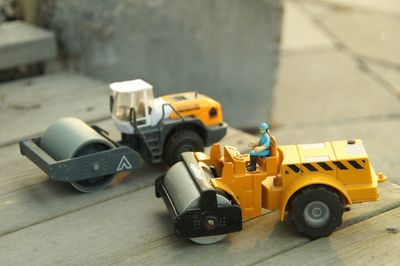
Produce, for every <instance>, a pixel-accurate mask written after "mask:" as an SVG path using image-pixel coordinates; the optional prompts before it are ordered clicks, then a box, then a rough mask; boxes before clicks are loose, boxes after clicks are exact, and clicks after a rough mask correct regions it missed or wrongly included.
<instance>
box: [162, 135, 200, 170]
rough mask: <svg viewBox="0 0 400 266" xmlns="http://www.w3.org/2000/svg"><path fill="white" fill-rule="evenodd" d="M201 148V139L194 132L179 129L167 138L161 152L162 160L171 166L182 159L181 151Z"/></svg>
mask: <svg viewBox="0 0 400 266" xmlns="http://www.w3.org/2000/svg"><path fill="white" fill-rule="evenodd" d="M203 150H204V143H203V140H202V139H201V137H200V136H199V135H198V134H197V133H196V132H194V131H193V130H190V129H180V130H178V131H176V132H174V133H173V134H172V135H171V136H170V137H169V139H168V140H167V142H166V144H165V147H164V152H163V161H164V163H166V164H167V165H169V166H171V165H173V164H175V163H176V162H178V161H180V160H181V159H182V155H181V153H182V152H187V151H203Z"/></svg>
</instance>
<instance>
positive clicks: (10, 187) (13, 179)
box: [0, 75, 400, 265]
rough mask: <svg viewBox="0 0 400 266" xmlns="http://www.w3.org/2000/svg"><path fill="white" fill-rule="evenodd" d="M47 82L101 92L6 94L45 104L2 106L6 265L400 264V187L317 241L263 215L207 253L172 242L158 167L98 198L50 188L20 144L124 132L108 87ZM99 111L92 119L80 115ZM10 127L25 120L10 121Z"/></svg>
mask: <svg viewBox="0 0 400 266" xmlns="http://www.w3.org/2000/svg"><path fill="white" fill-rule="evenodd" d="M46 78H53V81H52V82H53V83H56V84H58V83H59V82H57V80H58V79H59V80H60V82H61V81H65V80H69V79H70V80H69V84H76V86H77V87H79V86H80V85H79V84H87V83H90V84H98V85H99V87H101V88H98V90H97V91H96V92H98V94H96V95H91V92H94V89H93V90H92V91H91V90H90V88H93V87H91V86H88V88H89V90H79V89H75V90H74V89H73V88H72V89H71V90H68V89H66V88H67V87H68V86H67V84H64V85H62V84H61V83H60V84H59V86H50V87H41V86H39V85H38V86H37V87H35V86H30V87H29V88H24V89H21V88H20V87H19V86H17V84H15V85H12V86H11V85H10V84H6V85H5V86H8V88H10V86H11V87H13V88H15V89H8V90H6V89H4V85H3V86H0V92H1V95H3V97H5V98H6V99H11V98H12V97H16V96H17V95H21V96H22V97H23V98H24V99H37V97H39V96H38V95H40V100H38V102H39V103H40V105H41V106H42V107H41V110H40V111H39V110H37V112H36V113H33V112H32V111H31V110H29V109H21V110H18V113H16V112H15V110H14V111H12V110H8V108H10V107H9V105H6V106H3V109H2V113H1V115H0V122H1V125H2V127H1V128H2V129H1V142H2V143H3V145H2V146H0V169H1V170H0V221H1V222H0V265H58V264H69V265H114V264H121V265H141V264H157V265H165V264H171V265H193V264H195V265H219V264H227V265H253V264H258V263H260V264H272V263H274V264H279V265H288V264H296V265H302V264H314V265H324V264H338V265H343V264H370V263H374V264H375V263H378V264H396V263H397V264H398V260H399V254H400V253H399V251H400V233H397V232H398V230H399V229H400V209H399V208H398V207H399V206H400V188H399V187H398V186H396V185H394V184H391V183H384V184H382V185H380V193H381V198H380V200H379V201H378V202H373V203H364V204H359V205H354V206H353V208H352V210H351V211H350V212H347V213H345V214H344V223H343V225H342V227H341V228H340V229H339V230H338V231H337V232H335V233H334V234H333V235H331V236H330V237H328V238H323V239H319V240H314V241H311V240H310V239H308V238H306V237H304V236H301V235H299V234H298V233H297V231H296V229H295V228H294V226H293V225H292V224H291V223H290V222H289V221H285V222H283V223H282V222H280V221H279V213H278V212H266V213H265V214H264V215H263V216H262V217H259V218H256V219H252V220H250V221H247V222H245V223H244V228H243V231H241V232H237V233H233V234H230V235H229V236H228V237H227V238H226V239H225V240H224V241H222V242H220V243H217V244H215V245H209V246H202V245H195V244H193V243H191V242H189V241H186V240H178V239H176V238H175V237H174V235H173V234H172V223H171V220H170V217H169V216H168V213H167V210H166V208H165V206H164V203H163V202H162V200H161V199H157V198H156V197H155V196H154V188H153V182H154V180H155V178H156V177H158V176H159V175H160V174H161V173H162V172H163V171H165V169H164V168H163V166H161V165H156V166H154V165H145V166H144V167H143V168H142V169H141V170H140V171H138V172H135V173H133V174H132V175H131V176H129V177H127V178H125V180H123V181H122V182H121V183H120V184H118V185H117V186H115V187H112V188H110V189H107V190H104V191H100V192H97V193H93V194H82V193H78V192H76V191H75V190H74V189H73V188H72V187H71V186H69V185H67V184H62V183H56V182H51V181H49V180H48V179H47V177H46V175H45V174H44V173H43V172H42V171H41V170H39V169H38V168H36V166H34V165H33V164H32V163H31V162H30V161H29V160H27V159H26V158H24V157H22V156H21V155H20V154H19V150H18V145H17V143H16V142H17V139H19V138H23V137H27V136H31V135H35V134H38V133H40V131H41V130H44V129H45V128H46V127H47V126H48V124H49V123H51V121H53V120H54V119H56V118H57V116H60V115H68V116H78V117H81V118H83V119H86V120H90V121H94V120H96V121H98V124H99V125H100V126H102V127H105V128H106V129H108V130H110V131H111V133H112V136H113V137H114V138H117V136H118V133H117V132H116V130H115V129H114V128H113V124H112V121H111V120H110V119H108V118H106V117H108V106H107V101H108V99H107V92H106V91H105V90H104V89H102V88H103V87H106V86H105V84H102V83H96V82H94V81H90V80H87V79H86V78H81V77H78V78H76V77H74V76H71V77H68V76H66V75H59V76H58V77H46ZM75 78H76V79H75ZM79 80H80V81H79ZM20 82H22V83H19V84H23V82H28V81H20ZM92 82H93V83H92ZM28 83H29V82H28ZM18 90H22V91H23V93H18ZM71 91H72V92H73V94H71ZM102 97H104V98H105V99H104V100H103V99H102ZM61 99H65V100H66V102H63V101H62V100H61ZM26 101H28V100H26ZM57 102H58V103H59V104H51V103H57ZM94 104H96V106H95V107H94V109H92V110H95V111H94V112H93V113H90V112H89V113H87V112H85V111H82V110H88V109H87V108H88V107H90V106H93V105H94ZM99 104H104V105H105V106H104V105H103V106H101V105H99ZM69 107H70V108H69ZM61 108H62V110H60V109H61ZM14 119H16V120H18V119H19V120H18V121H16V122H11V120H14ZM12 123H14V124H12ZM3 125H13V126H14V127H12V128H10V129H9V130H8V129H7V127H4V126H3ZM251 138H252V136H250V135H248V134H246V133H243V132H240V131H238V130H235V129H232V128H230V129H229V131H228V135H227V137H226V138H225V139H224V140H223V143H226V144H230V145H235V146H238V147H239V148H240V149H242V150H244V149H246V146H245V144H246V143H247V141H248V140H249V139H251Z"/></svg>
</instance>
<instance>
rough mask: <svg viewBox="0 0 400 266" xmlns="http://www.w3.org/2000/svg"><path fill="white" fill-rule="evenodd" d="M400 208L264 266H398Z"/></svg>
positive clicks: (264, 262)
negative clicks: (328, 265)
mask: <svg viewBox="0 0 400 266" xmlns="http://www.w3.org/2000/svg"><path fill="white" fill-rule="evenodd" d="M399 230H400V208H396V209H394V210H392V211H389V212H385V213H383V214H381V215H378V216H375V217H373V218H371V219H368V220H365V221H363V222H360V223H357V224H355V225H352V226H349V227H347V228H344V229H343V230H340V231H339V232H337V233H336V234H334V235H333V236H332V237H330V238H323V239H318V240H316V241H313V242H310V243H308V244H306V245H303V246H300V247H298V248H295V249H292V250H289V251H287V252H283V253H281V254H279V255H277V256H275V257H272V258H270V259H268V260H265V261H262V262H261V263H260V264H263V265H276V264H279V265H293V264H296V265H326V264H331V265H336V264H337V265H343V264H347V265H399V263H400V260H399V259H400V255H399V254H400V231H399Z"/></svg>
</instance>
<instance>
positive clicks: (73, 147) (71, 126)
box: [40, 117, 115, 192]
mask: <svg viewBox="0 0 400 266" xmlns="http://www.w3.org/2000/svg"><path fill="white" fill-rule="evenodd" d="M40 147H41V148H42V149H43V150H44V151H45V152H46V153H48V154H49V155H50V156H51V157H52V158H54V159H55V160H56V161H61V160H65V159H70V158H76V157H80V156H83V155H88V154H93V153H97V152H101V151H106V150H110V149H113V148H115V145H114V144H113V143H112V142H111V141H109V140H107V139H106V138H104V137H103V136H101V135H100V134H99V133H98V132H96V131H95V130H94V129H93V128H91V127H90V126H89V125H87V124H86V123H85V122H83V121H81V120H79V119H77V118H71V117H68V118H63V119H60V120H58V121H56V122H55V123H53V124H52V125H51V126H50V127H49V128H48V129H47V130H46V131H45V133H44V134H43V137H42V138H41V141H40ZM113 178H114V175H106V176H101V177H94V178H88V179H85V180H79V181H74V182H71V185H72V186H73V187H74V188H75V189H77V190H79V191H81V192H94V191H97V190H102V189H105V188H107V187H109V186H110V185H111V182H112V180H113Z"/></svg>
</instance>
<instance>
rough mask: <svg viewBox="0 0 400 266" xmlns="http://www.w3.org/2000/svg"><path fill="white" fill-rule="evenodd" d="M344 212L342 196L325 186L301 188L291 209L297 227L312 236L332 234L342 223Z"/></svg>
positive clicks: (293, 200)
mask: <svg viewBox="0 0 400 266" xmlns="http://www.w3.org/2000/svg"><path fill="white" fill-rule="evenodd" d="M343 212H344V204H343V201H342V199H341V197H340V196H339V195H338V194H337V193H336V192H335V191H333V190H331V189H329V188H327V187H324V186H312V187H308V188H304V189H302V190H300V191H299V192H298V193H296V195H295V196H294V198H293V199H292V200H291V202H290V209H289V214H290V217H291V219H292V221H293V223H294V224H295V225H296V227H297V229H298V230H299V231H300V232H301V233H303V234H305V235H307V236H309V237H311V238H319V237H325V236H329V235H330V234H332V232H333V231H334V230H335V229H336V228H337V227H339V226H340V225H341V224H342V215H343Z"/></svg>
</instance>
